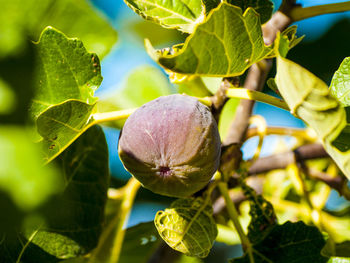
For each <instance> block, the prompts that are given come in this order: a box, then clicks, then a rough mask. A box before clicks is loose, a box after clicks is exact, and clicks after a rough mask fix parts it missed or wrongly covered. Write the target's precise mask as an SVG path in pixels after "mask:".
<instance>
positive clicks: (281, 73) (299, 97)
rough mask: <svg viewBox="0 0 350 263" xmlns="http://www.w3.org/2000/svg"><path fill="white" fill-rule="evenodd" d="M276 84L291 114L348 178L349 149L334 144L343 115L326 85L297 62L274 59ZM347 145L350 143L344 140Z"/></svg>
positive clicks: (341, 109)
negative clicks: (315, 136)
mask: <svg viewBox="0 0 350 263" xmlns="http://www.w3.org/2000/svg"><path fill="white" fill-rule="evenodd" d="M276 84H277V86H278V90H279V92H280V94H281V95H282V97H283V98H284V100H285V101H286V102H287V104H288V106H289V108H290V109H291V111H292V112H293V113H295V114H296V115H298V116H299V117H300V118H301V119H303V120H304V121H305V122H306V123H307V124H308V125H309V126H311V127H312V128H313V129H314V130H315V131H316V133H317V135H318V137H319V139H320V140H322V142H323V145H324V147H325V149H326V151H327V152H328V153H329V155H330V156H331V157H332V158H333V159H334V161H335V162H336V163H337V165H338V166H339V168H340V169H341V170H342V171H343V172H344V174H345V175H346V176H347V177H348V178H350V150H349V149H348V150H344V148H341V147H337V146H335V145H334V144H333V143H334V142H335V141H337V140H339V139H337V138H338V137H339V136H340V135H341V134H342V131H343V130H344V129H345V128H346V126H347V120H346V112H345V109H344V108H343V107H342V106H341V105H340V103H339V102H338V101H337V100H336V99H335V98H333V97H332V96H331V94H330V93H329V89H328V87H327V85H326V84H325V83H324V82H323V81H322V80H320V79H319V78H317V77H316V76H315V75H313V74H312V73H311V72H309V71H307V70H306V69H304V68H303V67H301V66H299V65H297V64H296V63H294V62H292V61H290V60H288V59H286V58H283V57H281V56H278V57H277V75H276ZM347 142H348V143H347V144H348V145H349V143H350V140H347Z"/></svg>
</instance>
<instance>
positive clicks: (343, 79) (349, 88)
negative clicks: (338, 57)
mask: <svg viewBox="0 0 350 263" xmlns="http://www.w3.org/2000/svg"><path fill="white" fill-rule="evenodd" d="M330 90H331V94H332V95H333V96H334V97H335V98H337V99H338V101H339V102H340V103H341V104H342V105H343V106H344V107H346V106H350V57H348V58H345V59H344V60H343V62H342V63H341V65H340V67H339V69H338V70H337V71H336V72H335V74H334V76H333V79H332V83H331V86H330Z"/></svg>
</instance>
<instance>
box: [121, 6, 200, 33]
mask: <svg viewBox="0 0 350 263" xmlns="http://www.w3.org/2000/svg"><path fill="white" fill-rule="evenodd" d="M124 2H125V3H126V4H127V5H128V6H129V7H130V8H131V9H132V10H133V11H134V12H135V13H137V14H139V15H140V16H142V17H143V18H145V19H147V20H151V21H153V22H155V23H158V24H160V25H161V26H163V27H166V28H176V29H178V30H180V31H183V32H186V33H192V32H193V30H194V27H195V26H196V24H198V23H199V22H201V21H202V19H203V18H204V15H203V11H204V10H203V6H202V2H201V0H165V1H164V0H155V1H150V0H124Z"/></svg>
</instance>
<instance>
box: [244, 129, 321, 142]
mask: <svg viewBox="0 0 350 263" xmlns="http://www.w3.org/2000/svg"><path fill="white" fill-rule="evenodd" d="M257 135H259V134H258V130H257V128H256V127H253V128H249V129H248V131H247V134H246V138H245V140H247V139H249V138H251V137H254V136H257ZM266 135H285V136H293V137H297V138H302V139H303V140H305V141H308V142H314V141H315V140H317V135H316V133H315V132H314V131H313V130H311V129H300V128H290V127H271V126H270V127H267V128H266Z"/></svg>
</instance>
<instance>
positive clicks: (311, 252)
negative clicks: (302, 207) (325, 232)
mask: <svg viewBox="0 0 350 263" xmlns="http://www.w3.org/2000/svg"><path fill="white" fill-rule="evenodd" d="M324 244H325V241H324V239H323V236H322V234H321V233H320V232H319V230H318V229H317V228H316V227H313V226H307V225H305V224H304V223H303V222H302V221H300V222H297V223H291V222H286V223H284V224H283V225H278V226H276V227H274V228H273V229H272V230H271V232H270V233H269V234H268V235H267V236H266V237H265V238H264V239H263V240H262V241H260V242H259V243H257V244H255V245H254V246H253V256H254V260H255V262H256V263H263V262H266V263H271V262H274V263H282V262H283V263H305V262H317V263H322V262H327V258H325V257H322V256H321V254H320V252H321V249H322V247H323V246H324ZM231 262H234V263H249V262H250V261H249V257H248V255H247V254H245V255H244V256H243V257H241V258H238V259H233V260H231Z"/></svg>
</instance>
